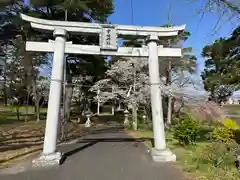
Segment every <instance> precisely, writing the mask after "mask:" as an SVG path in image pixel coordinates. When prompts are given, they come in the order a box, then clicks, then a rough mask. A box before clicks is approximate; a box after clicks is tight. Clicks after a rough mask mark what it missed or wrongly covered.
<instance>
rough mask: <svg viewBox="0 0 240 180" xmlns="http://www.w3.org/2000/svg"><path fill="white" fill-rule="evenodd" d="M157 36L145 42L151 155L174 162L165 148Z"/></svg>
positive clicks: (170, 153) (161, 160) (160, 160)
mask: <svg viewBox="0 0 240 180" xmlns="http://www.w3.org/2000/svg"><path fill="white" fill-rule="evenodd" d="M158 41H159V39H158V36H157V34H151V35H150V36H149V38H148V40H147V45H148V51H149V58H148V63H149V65H148V66H149V67H148V69H149V77H150V90H151V110H152V121H153V134H154V148H152V151H151V155H152V158H153V160H154V161H156V162H168V161H176V155H175V154H173V153H172V152H171V151H170V150H169V149H167V148H166V140H165V131H164V120H163V107H162V95H161V89H160V75H159V62H158V61H159V58H158Z"/></svg>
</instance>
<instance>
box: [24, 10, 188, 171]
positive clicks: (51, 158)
mask: <svg viewBox="0 0 240 180" xmlns="http://www.w3.org/2000/svg"><path fill="white" fill-rule="evenodd" d="M21 17H22V19H23V20H25V21H28V22H30V23H31V26H32V27H33V28H35V29H38V30H43V31H50V32H53V36H54V37H55V41H53V40H49V42H31V41H27V42H26V50H27V51H38V52H53V53H54V57H53V67H52V75H51V84H50V93H49V100H48V110H47V121H46V130H45V138H44V147H43V153H42V155H41V156H40V158H39V159H37V160H35V161H34V162H33V163H34V164H35V165H37V166H39V165H40V166H44V165H54V164H59V163H60V161H61V158H62V153H60V152H56V142H57V129H58V122H59V118H60V108H61V107H60V105H61V91H62V81H63V70H64V54H65V53H71V54H92V55H109V56H111V55H113V56H126V57H147V56H148V57H149V76H150V86H151V108H152V119H153V132H154V145H155V147H154V148H153V149H152V151H151V155H152V158H153V160H154V161H158V162H166V161H175V160H176V156H175V155H174V154H173V153H172V152H171V151H170V150H169V149H167V147H166V141H165V132H164V122H163V112H162V100H161V89H160V76H159V69H158V68H159V62H158V61H159V60H158V57H181V56H182V53H181V49H180V48H164V47H163V46H158V42H159V37H174V36H177V35H178V34H179V32H180V31H183V30H184V29H185V25H183V26H175V27H144V26H125V25H112V24H97V23H83V22H68V21H52V20H44V19H38V18H33V17H30V16H27V15H24V14H21ZM69 33H70V34H76V35H77V34H85V35H86V34H88V35H91V34H94V35H99V38H100V46H94V45H76V44H72V42H67V41H66V39H67V35H68V34H69ZM127 36H135V37H142V38H146V39H147V46H144V47H142V48H129V47H117V38H124V37H127Z"/></svg>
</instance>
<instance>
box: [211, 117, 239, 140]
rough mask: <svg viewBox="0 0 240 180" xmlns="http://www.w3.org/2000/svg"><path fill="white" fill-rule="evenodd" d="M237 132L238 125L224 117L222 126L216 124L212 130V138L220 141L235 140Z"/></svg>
mask: <svg viewBox="0 0 240 180" xmlns="http://www.w3.org/2000/svg"><path fill="white" fill-rule="evenodd" d="M238 132H239V126H238V125H237V123H236V122H235V121H234V120H232V119H225V120H224V121H223V125H222V126H216V127H215V128H214V130H213V132H212V135H211V137H212V139H213V140H214V141H219V142H222V143H227V142H229V141H235V140H236V138H237V137H236V136H237V134H238Z"/></svg>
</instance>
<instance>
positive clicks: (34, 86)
mask: <svg viewBox="0 0 240 180" xmlns="http://www.w3.org/2000/svg"><path fill="white" fill-rule="evenodd" d="M32 86H33V96H34V115H35V118H36V120H37V122H39V120H40V118H39V117H40V115H39V113H40V112H39V111H40V107H39V98H38V95H37V84H36V80H35V79H34V80H33V84H32Z"/></svg>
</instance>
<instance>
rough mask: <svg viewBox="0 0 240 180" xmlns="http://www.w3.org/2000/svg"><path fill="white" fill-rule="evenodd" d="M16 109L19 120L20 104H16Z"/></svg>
mask: <svg viewBox="0 0 240 180" xmlns="http://www.w3.org/2000/svg"><path fill="white" fill-rule="evenodd" d="M16 111H17V120H18V121H20V112H19V111H20V105H17V106H16Z"/></svg>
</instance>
